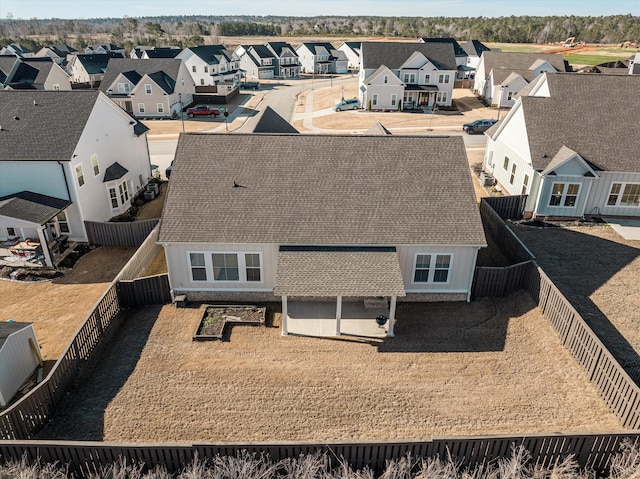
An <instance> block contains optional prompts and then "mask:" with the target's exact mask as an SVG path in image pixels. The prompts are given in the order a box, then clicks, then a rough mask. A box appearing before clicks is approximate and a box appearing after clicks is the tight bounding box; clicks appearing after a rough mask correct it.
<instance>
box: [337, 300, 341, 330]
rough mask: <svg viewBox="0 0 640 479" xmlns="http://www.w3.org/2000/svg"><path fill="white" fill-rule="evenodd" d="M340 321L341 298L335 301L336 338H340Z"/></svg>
mask: <svg viewBox="0 0 640 479" xmlns="http://www.w3.org/2000/svg"><path fill="white" fill-rule="evenodd" d="M341 319H342V296H338V298H337V300H336V336H340V320H341Z"/></svg>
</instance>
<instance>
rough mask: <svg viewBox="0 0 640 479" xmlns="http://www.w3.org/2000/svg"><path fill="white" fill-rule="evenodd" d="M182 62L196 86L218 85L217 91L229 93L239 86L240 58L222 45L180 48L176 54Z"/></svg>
mask: <svg viewBox="0 0 640 479" xmlns="http://www.w3.org/2000/svg"><path fill="white" fill-rule="evenodd" d="M176 58H177V59H180V60H182V61H183V62H184V64H185V65H186V67H187V71H188V72H189V74H190V75H191V78H192V79H193V82H194V84H195V86H196V91H198V88H200V87H209V86H214V85H215V86H218V92H219V93H221V94H225V95H226V94H229V93H230V92H231V91H233V90H235V89H237V88H239V85H240V78H241V76H242V72H241V71H240V59H239V58H238V56H237V55H236V54H235V53H234V52H233V51H231V50H228V49H227V48H226V47H225V46H224V45H200V46H197V47H189V48H185V49H184V50H182V51H181V52H180V53H179V54H178V55H177V56H176Z"/></svg>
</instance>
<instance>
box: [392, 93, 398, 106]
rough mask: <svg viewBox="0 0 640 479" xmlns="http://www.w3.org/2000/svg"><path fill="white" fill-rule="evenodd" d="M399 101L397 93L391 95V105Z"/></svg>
mask: <svg viewBox="0 0 640 479" xmlns="http://www.w3.org/2000/svg"><path fill="white" fill-rule="evenodd" d="M397 102H398V96H397V95H395V94H393V95H391V106H396V103H397Z"/></svg>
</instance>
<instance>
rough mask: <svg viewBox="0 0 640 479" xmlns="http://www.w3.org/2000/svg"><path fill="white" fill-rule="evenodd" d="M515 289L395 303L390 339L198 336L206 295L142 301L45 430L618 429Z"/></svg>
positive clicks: (162, 436) (298, 434) (312, 433)
mask: <svg viewBox="0 0 640 479" xmlns="http://www.w3.org/2000/svg"><path fill="white" fill-rule="evenodd" d="M533 306H534V305H533V302H532V301H531V299H530V298H529V297H528V296H527V295H526V294H524V293H518V294H516V295H514V296H512V297H509V298H505V299H498V300H494V299H483V300H481V301H476V302H473V303H469V304H467V303H457V304H456V303H432V304H420V305H415V304H414V305H410V304H399V307H398V315H397V317H398V320H397V324H396V334H397V336H396V337H395V338H387V339H385V340H364V339H357V338H346V337H343V338H341V339H329V338H326V339H320V338H308V337H300V336H298V337H294V336H287V337H283V336H281V335H280V329H279V326H280V315H279V313H277V312H276V309H277V308H278V307H279V305H278V304H275V305H274V304H272V305H271V306H270V312H268V318H267V325H268V327H266V328H262V327H255V326H254V327H252V326H234V327H233V329H232V331H231V333H230V335H229V337H228V338H227V341H224V342H204V343H203V342H193V341H192V339H191V336H192V334H193V333H194V332H195V331H196V328H197V326H198V323H199V321H200V317H201V315H202V309H201V308H202V307H200V308H198V307H193V308H187V309H177V308H175V307H173V306H170V305H167V306H164V307H154V308H149V309H147V310H145V311H143V312H139V313H137V314H135V315H132V316H131V317H130V318H128V320H127V321H126V322H125V326H124V327H123V330H122V331H121V333H120V335H119V336H118V337H117V338H116V340H115V341H114V344H113V347H112V348H110V350H109V353H108V355H107V356H106V357H104V358H103V359H102V360H101V361H100V362H99V363H98V364H96V368H95V369H94V370H92V371H91V375H90V376H89V377H88V379H87V381H86V382H83V383H81V384H80V385H79V389H78V390H77V391H76V392H75V393H73V394H72V395H71V398H70V402H69V403H68V404H67V406H66V407H65V408H64V409H63V410H62V411H61V414H60V416H59V417H58V418H57V419H56V420H55V421H54V422H53V423H52V424H51V425H50V426H49V427H47V428H46V429H45V430H44V431H43V432H42V433H41V434H40V435H39V438H40V439H49V438H50V439H75V440H105V441H124V442H129V441H132V442H141V441H171V442H175V441H191V440H195V441H198V440H201V441H223V440H224V441H266V440H274V441H284V440H292V441H296V440H304V441H309V440H311V441H323V440H342V439H344V440H365V439H372V440H375V439H425V438H428V437H429V436H431V435H445V436H451V435H475V434H513V433H514V432H527V433H533V432H556V431H564V432H570V431H571V432H573V431H575V432H578V431H581V432H586V431H602V430H618V429H620V427H621V426H620V424H619V422H618V421H617V419H616V418H615V417H614V416H613V415H612V414H611V413H610V412H609V411H608V409H607V407H606V406H605V405H604V403H603V402H602V401H601V400H600V399H599V398H598V395H597V393H596V391H595V390H594V388H593V387H592V386H591V384H590V383H589V381H588V380H587V379H586V377H585V375H584V374H583V373H582V371H581V369H580V368H579V366H578V365H577V363H576V362H575V360H574V359H573V358H572V357H571V355H570V354H569V353H568V352H567V351H566V350H565V349H564V348H563V347H562V346H561V345H560V343H559V341H558V338H557V336H556V334H555V333H554V332H553V330H552V329H551V327H550V326H549V324H548V322H547V321H546V320H545V319H543V318H542V316H541V315H540V313H539V311H538V310H537V309H536V308H534V307H533Z"/></svg>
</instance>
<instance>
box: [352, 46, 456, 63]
mask: <svg viewBox="0 0 640 479" xmlns="http://www.w3.org/2000/svg"><path fill="white" fill-rule="evenodd" d="M415 52H420V53H422V54H423V55H424V56H425V57H427V58H428V59H429V60H430V61H431V62H432V63H433V64H434V65H435V66H436V68H438V69H440V70H456V68H457V65H456V58H455V56H454V53H453V47H452V46H451V44H450V43H433V42H432V43H401V42H362V48H361V53H360V55H361V58H362V65H363V67H364V68H365V69H376V68H378V67H379V66H380V65H386V66H387V67H389V68H390V69H392V70H397V69H399V68H400V67H401V66H402V65H403V64H404V62H406V61H407V59H408V58H409V57H410V56H411V55H413V54H414V53H415Z"/></svg>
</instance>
